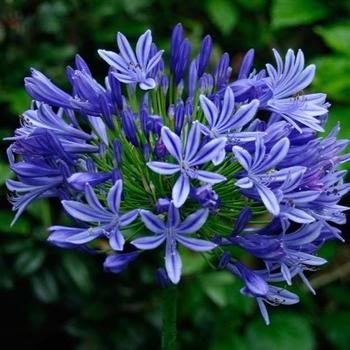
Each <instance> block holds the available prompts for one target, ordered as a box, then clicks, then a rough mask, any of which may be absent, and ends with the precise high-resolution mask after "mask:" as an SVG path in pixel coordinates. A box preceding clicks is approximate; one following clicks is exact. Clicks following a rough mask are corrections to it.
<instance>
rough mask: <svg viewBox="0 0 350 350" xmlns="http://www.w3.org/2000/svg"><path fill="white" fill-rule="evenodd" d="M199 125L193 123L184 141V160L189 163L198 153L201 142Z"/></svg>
mask: <svg viewBox="0 0 350 350" xmlns="http://www.w3.org/2000/svg"><path fill="white" fill-rule="evenodd" d="M201 128H202V127H201V124H200V123H198V122H194V123H193V124H192V127H191V130H190V132H189V134H188V137H187V141H186V150H185V159H186V160H187V161H190V160H191V159H192V158H193V157H194V156H195V154H196V153H197V151H198V148H199V145H200V141H201Z"/></svg>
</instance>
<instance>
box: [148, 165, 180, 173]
mask: <svg viewBox="0 0 350 350" xmlns="http://www.w3.org/2000/svg"><path fill="white" fill-rule="evenodd" d="M147 166H148V167H149V168H150V169H151V170H153V171H154V172H155V173H158V174H161V175H172V174H175V173H176V172H178V171H179V170H180V167H179V166H178V165H177V164H171V163H165V162H148V163H147Z"/></svg>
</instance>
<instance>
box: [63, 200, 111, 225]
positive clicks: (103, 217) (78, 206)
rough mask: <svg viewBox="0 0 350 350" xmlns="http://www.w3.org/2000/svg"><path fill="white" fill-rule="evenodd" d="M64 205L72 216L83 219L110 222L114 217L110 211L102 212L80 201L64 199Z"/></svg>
mask: <svg viewBox="0 0 350 350" xmlns="http://www.w3.org/2000/svg"><path fill="white" fill-rule="evenodd" d="M62 205H63V207H64V209H65V210H66V211H67V212H68V213H69V214H70V215H71V216H73V217H74V218H75V219H78V220H81V221H86V222H109V221H111V220H112V218H113V215H112V214H109V213H108V212H106V213H101V212H100V211H97V210H95V209H93V208H90V207H89V206H87V205H86V204H83V203H80V202H76V201H66V200H63V201H62Z"/></svg>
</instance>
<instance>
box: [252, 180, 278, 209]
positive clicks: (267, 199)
mask: <svg viewBox="0 0 350 350" xmlns="http://www.w3.org/2000/svg"><path fill="white" fill-rule="evenodd" d="M255 186H256V190H257V191H258V193H259V196H260V198H261V200H262V202H263V203H264V205H265V207H266V209H267V210H268V211H269V212H270V213H271V214H272V215H274V216H278V215H279V213H280V206H279V203H278V200H277V198H276V196H275V194H274V193H273V192H272V191H271V190H270V189H269V188H268V187H267V186H265V185H262V184H258V183H256V184H255Z"/></svg>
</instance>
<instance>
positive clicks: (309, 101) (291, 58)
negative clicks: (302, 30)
mask: <svg viewBox="0 0 350 350" xmlns="http://www.w3.org/2000/svg"><path fill="white" fill-rule="evenodd" d="M273 53H274V55H275V59H276V63H277V69H276V68H274V67H273V66H272V65H270V64H267V65H266V70H267V73H268V75H269V78H268V79H266V84H267V85H268V87H269V88H270V90H271V91H272V94H273V95H272V98H271V99H270V100H269V101H268V103H267V108H268V109H269V110H270V111H272V112H276V113H278V114H279V115H281V117H283V118H284V119H286V120H287V121H288V122H289V123H291V124H292V125H293V126H294V127H295V128H296V129H297V130H299V131H301V127H300V124H302V125H306V126H308V127H310V128H311V129H314V130H317V131H323V128H322V126H321V125H320V123H321V121H320V119H317V118H316V117H320V116H322V115H324V114H326V113H327V112H328V111H327V105H326V104H325V99H326V95H325V94H319V93H318V94H306V95H303V94H302V95H301V96H297V97H293V95H295V94H298V93H299V92H300V91H302V90H303V89H305V88H306V87H307V86H308V85H310V83H311V81H312V80H313V78H314V75H315V65H313V64H312V65H309V66H307V67H306V68H305V69H304V65H305V60H304V54H303V52H302V51H301V50H298V53H297V55H296V56H295V54H294V51H293V50H291V49H289V50H288V51H287V54H286V58H285V62H284V63H283V60H282V58H281V56H280V54H279V53H278V52H277V50H273Z"/></svg>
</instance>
